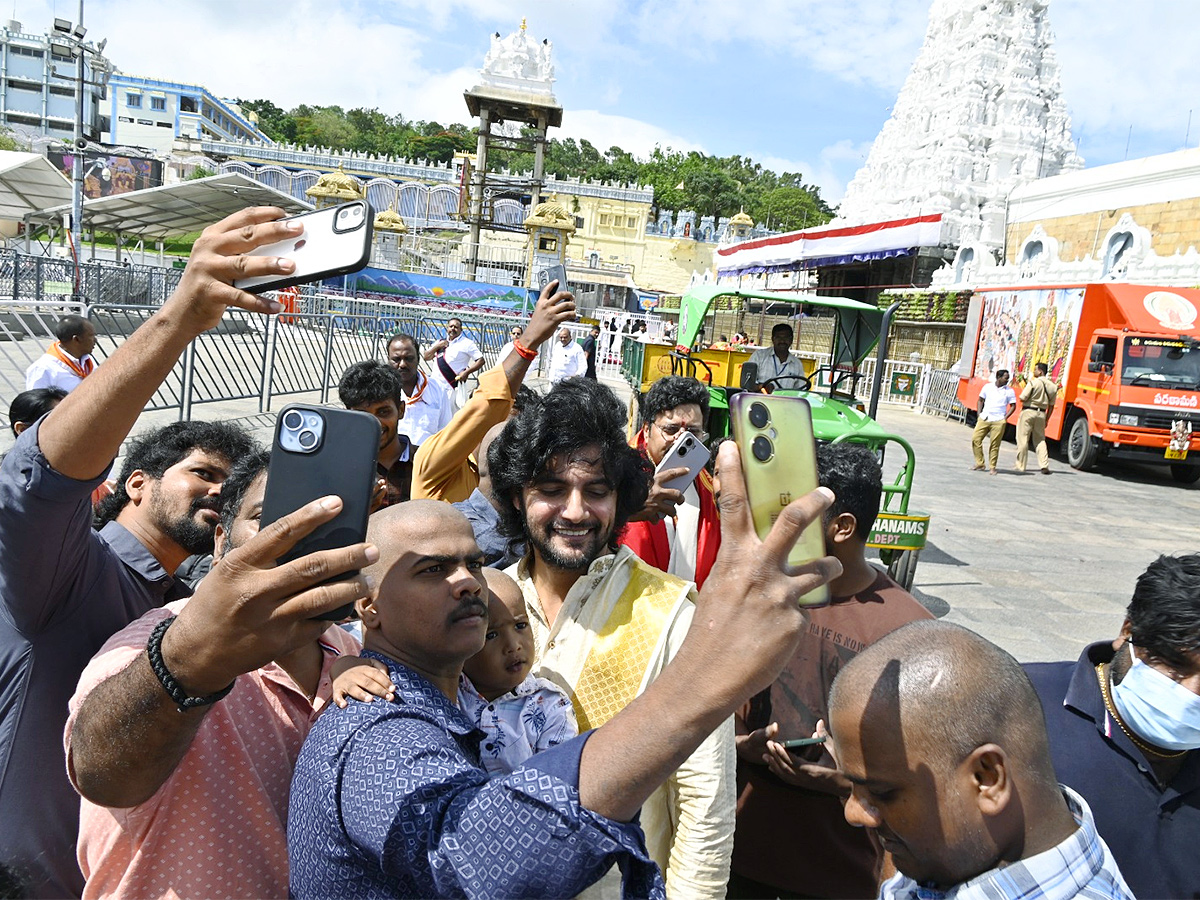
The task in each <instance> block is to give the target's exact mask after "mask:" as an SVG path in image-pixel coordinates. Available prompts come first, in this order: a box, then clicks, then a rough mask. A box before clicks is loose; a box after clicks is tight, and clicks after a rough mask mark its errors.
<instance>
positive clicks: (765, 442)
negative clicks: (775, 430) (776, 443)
mask: <svg viewBox="0 0 1200 900" xmlns="http://www.w3.org/2000/svg"><path fill="white" fill-rule="evenodd" d="M751 413H753V408H752V409H751ZM750 452H751V453H753V454H754V458H755V459H757V460H758V461H759V462H766V461H767V460H768V459H770V458H771V457H772V456H774V455H775V448H774V447H772V446H771V441H770V439H769V438H765V437H763V436H762V435H761V434H760V435H759V436H758V437H756V438H755V439H754V443H752V444H751V445H750Z"/></svg>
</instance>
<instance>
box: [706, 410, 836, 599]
mask: <svg viewBox="0 0 1200 900" xmlns="http://www.w3.org/2000/svg"><path fill="white" fill-rule="evenodd" d="M759 404H761V406H762V407H763V408H764V409H765V410H766V413H767V416H766V421H765V422H764V421H762V420H761V415H757V416H752V414H751V411H752V410H753V409H754V407H755V406H757V405H759ZM729 417H730V420H731V422H732V425H733V439H734V440H735V441H736V442H737V445H738V450H739V451H740V453H741V457H742V472H743V473H744V475H745V478H746V498H747V500H748V501H749V503H750V516H751V518H752V519H753V520H754V530H755V531H756V532H757V533H758V536H759V537H760V538H764V537H766V536H767V533H768V532H770V530H771V526H772V525H774V524H775V520H776V519H777V518H779V513H780V512H781V511H782V510H783V508H784V507H785V506H787V505H788V504H789V503H791V502H792V501H793V500H796V499H797V498H799V497H803V496H804V495H805V494H807V493H809V492H810V491H815V490H816V489H817V487H818V486H819V482H818V480H817V450H816V442H815V440H814V438H813V426H812V411H811V409H810V408H809V405H808V402H807V401H806V400H804V399H802V398H800V397H778V396H775V395H773V394H753V393H742V394H734V395H733V397H732V398H731V399H730V402H729ZM756 417H757V418H758V421H756V420H755V419H756ZM760 439H765V440H766V444H762V443H759V445H758V446H759V448H760V449H765V448H766V447H768V446H769V448H770V453H769V455H767V454H765V453H763V452H760V453H759V454H758V455H756V454H755V444H756V442H758V441H760ZM764 455H766V458H765V459H764V458H762V457H763V456H764ZM824 555H825V534H824V528H823V526H822V523H821V520H820V519H818V520H817V521H815V522H813V523H812V524H811V525H809V526H808V527H807V528H805V529H804V531H803V532H802V533H801V535H800V537H799V539H798V540H797V541H796V544H795V546H794V547H793V548H792V552H791V553H790V554H788V564H789V565H793V566H797V565H801V564H803V563H806V562H809V561H810V560H813V559H817V558H819V557H822V556H824ZM828 603H829V590H828V588H826V587H820V588H818V589H817V590H815V591H810V592H809V593H807V594H805V595H804V596H803V597H801V598H800V605H801V606H825V605H826V604H828Z"/></svg>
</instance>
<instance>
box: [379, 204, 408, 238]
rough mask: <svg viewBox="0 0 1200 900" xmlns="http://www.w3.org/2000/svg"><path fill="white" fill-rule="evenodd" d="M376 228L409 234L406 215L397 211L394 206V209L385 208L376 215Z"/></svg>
mask: <svg viewBox="0 0 1200 900" xmlns="http://www.w3.org/2000/svg"><path fill="white" fill-rule="evenodd" d="M375 230H376V231H394V232H395V233H396V234H408V226H407V225H405V224H404V217H403V216H401V215H400V213H398V212H396V210H395V208H394V207H393V208H392V209H385V210H384V211H383V212H381V213H380V214H379V215H377V216H376V217H375Z"/></svg>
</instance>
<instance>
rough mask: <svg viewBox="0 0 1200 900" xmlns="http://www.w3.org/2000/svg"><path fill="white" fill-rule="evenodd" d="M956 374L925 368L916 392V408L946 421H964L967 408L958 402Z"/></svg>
mask: <svg viewBox="0 0 1200 900" xmlns="http://www.w3.org/2000/svg"><path fill="white" fill-rule="evenodd" d="M958 382H959V377H958V373H957V372H951V371H949V370H946V369H934V368H933V367H931V366H928V365H927V366H925V370H924V372H923V373H922V376H921V385H920V388H919V390H918V397H917V408H918V409H920V410H921V412H924V413H934V414H936V415H939V416H945V417H946V418H947V419H957V420H958V421H960V422H963V421H966V418H967V412H968V410H967V408H966V407H965V406H963V405H962V404H961V403H960V402H959V401H958Z"/></svg>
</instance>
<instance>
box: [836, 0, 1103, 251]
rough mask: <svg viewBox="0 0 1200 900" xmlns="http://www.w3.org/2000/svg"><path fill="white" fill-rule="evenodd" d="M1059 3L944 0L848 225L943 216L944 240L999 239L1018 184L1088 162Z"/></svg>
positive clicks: (856, 187)
mask: <svg viewBox="0 0 1200 900" xmlns="http://www.w3.org/2000/svg"><path fill="white" fill-rule="evenodd" d="M1048 7H1049V0H934V2H933V5H932V7H931V9H930V12H929V27H928V30H927V31H926V33H925V42H924V44H923V46H922V47H921V51H920V53H919V54H918V56H917V59H916V62H914V63H913V67H912V71H911V72H910V73H909V76H908V78H907V80H906V81H905V83H904V86H903V87H902V88H901V90H900V95H899V97H898V98H897V100H896V104H895V107H894V108H893V112H892V116H891V118H890V119H889V120H888V121H887V122H886V124H884V126H883V130H882V131H880V133H879V135H878V137H876V139H875V143H874V144H873V145H872V147H871V151H870V153H869V155H868V157H867V161H866V164H865V165H864V166H863V167H862V168H861V169H860V170H859V171H858V173H857V174H856V175H855V176H854V179H853V180H852V181H851V182H850V184H849V185H848V186H847V189H846V196H845V199H844V200H843V201H842V204H841V207H840V209H839V215H838V219H837V220H835V221H836V222H837V223H841V224H844V225H859V224H863V223H868V222H883V221H888V220H894V219H901V218H905V217H910V216H924V215H931V214H941V215H942V235H941V240H942V242H943V243H944V244H949V245H952V246H953V245H959V244H964V243H968V242H972V243H974V242H978V243H981V244H984V245H990V246H994V247H996V248H998V247H1000V246H1001V244H1002V243H1003V240H1004V233H1003V229H1004V205H1005V198H1006V197H1007V196H1008V194H1009V192H1010V191H1011V190H1012V189H1013V188H1014V187H1016V186H1017V185H1019V184H1024V183H1027V182H1029V181H1033V180H1035V179H1038V178H1045V177H1047V176H1051V175H1058V174H1061V173H1064V172H1071V171H1074V170H1076V169H1081V168H1082V167H1083V160H1081V159H1080V158H1079V155H1078V154H1077V153H1076V152H1075V142H1074V141H1073V140H1072V137H1071V120H1070V117H1069V116H1068V115H1067V108H1066V103H1065V102H1064V100H1063V97H1062V87H1061V84H1060V82H1059V67H1058V60H1057V58H1056V56H1055V53H1054V48H1053V40H1054V39H1053V34H1052V32H1051V29H1050V22H1049V18H1048V15H1047V13H1048Z"/></svg>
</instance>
